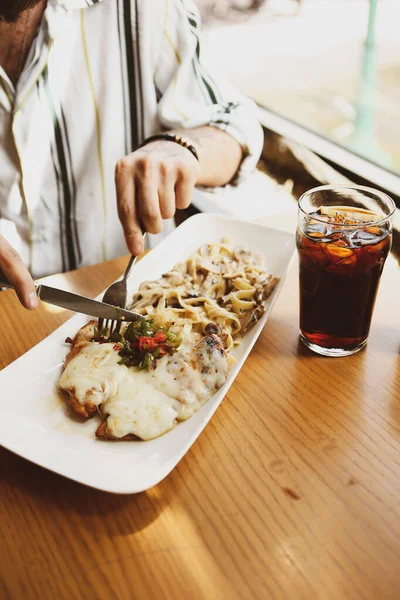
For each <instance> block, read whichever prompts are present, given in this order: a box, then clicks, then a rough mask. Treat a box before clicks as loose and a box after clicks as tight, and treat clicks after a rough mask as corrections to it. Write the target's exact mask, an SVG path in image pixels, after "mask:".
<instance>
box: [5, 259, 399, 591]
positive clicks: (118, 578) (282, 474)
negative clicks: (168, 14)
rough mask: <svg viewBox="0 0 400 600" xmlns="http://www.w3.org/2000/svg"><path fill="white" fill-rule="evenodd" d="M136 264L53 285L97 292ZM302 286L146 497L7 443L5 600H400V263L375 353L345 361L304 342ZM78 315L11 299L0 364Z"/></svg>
mask: <svg viewBox="0 0 400 600" xmlns="http://www.w3.org/2000/svg"><path fill="white" fill-rule="evenodd" d="M125 262H126V260H124V261H123V260H121V259H119V260H116V261H112V262H109V263H104V264H102V265H99V266H95V267H90V268H86V269H82V270H81V271H79V272H75V273H70V274H68V275H62V276H58V277H57V278H51V279H52V280H53V283H56V284H57V285H59V286H60V287H61V286H63V287H64V286H65V287H67V288H68V289H71V290H75V291H78V292H81V293H86V294H88V295H92V296H94V295H96V294H97V293H99V292H100V291H101V289H103V288H104V287H106V286H107V285H108V284H109V283H110V282H111V281H112V280H114V279H115V278H116V277H117V276H118V275H119V274H120V273H121V272H122V270H123V266H124V265H125ZM297 285H298V283H297V265H294V266H293V268H292V270H291V272H290V274H289V276H288V280H287V282H286V284H285V286H284V288H283V289H282V292H281V295H280V297H279V298H278V301H277V304H276V306H275V308H274V310H273V313H272V315H271V317H270V319H269V321H268V323H267V326H266V328H265V330H264V331H263V333H262V335H261V337H260V339H259V341H258V342H257V344H256V346H255V348H254V350H253V352H252V353H251V355H250V356H249V358H248V360H247V362H246V363H245V365H244V367H243V369H242V371H241V373H240V374H239V376H238V377H237V379H236V381H235V383H234V384H233V386H232V387H231V389H230V390H229V393H228V395H227V397H226V398H225V400H224V402H223V403H222V405H221V407H220V408H219V409H218V411H217V412H216V414H215V415H214V417H213V418H212V420H211V422H210V423H209V424H208V425H207V427H206V429H205V430H204V432H203V433H202V434H201V436H200V437H199V439H198V441H197V442H196V443H195V444H194V445H193V447H192V448H191V450H190V451H189V452H188V453H187V455H186V456H185V457H184V458H183V459H182V461H181V462H180V463H179V465H178V466H177V468H175V470H174V471H173V472H172V473H171V474H170V475H169V476H168V477H167V478H166V479H165V480H164V481H163V482H161V483H160V484H159V485H158V486H156V487H154V488H152V489H151V490H149V491H148V492H145V493H141V494H138V495H134V496H116V495H109V494H106V493H102V492H99V491H95V490H92V489H89V488H86V487H84V486H82V485H79V484H76V483H74V482H72V481H68V480H66V479H63V478H62V477H60V476H57V475H55V474H53V473H51V472H48V471H46V470H44V469H42V468H39V467H36V466H35V465H32V464H30V463H29V462H27V461H25V460H23V459H21V458H19V457H18V456H15V455H13V454H12V453H10V452H8V451H6V450H4V449H1V450H0V482H1V483H0V486H1V492H0V535H1V547H2V551H1V561H0V598H1V599H2V600H3V598H4V599H8V598H10V599H12V600H19V599H22V598H23V599H29V600H30V599H41V600H47V599H49V600H50V599H51V600H53V599H55V598H57V599H60V600H64V599H65V600H71V599H72V598H73V599H76V600H78V599H82V600H87V599H92V598H93V599H94V598H96V599H97V598H99V599H103V598H104V599H109V598H110V599H114V598H115V599H123V600H125V599H127V600H128V599H129V600H130V599H136V598H137V599H140V600H146V599H151V600H153V599H155V600H160V599H164V598H166V599H174V600H180V599H194V600H196V599H203V598H204V599H224V600H235V599H246V600H247V599H253V598H255V599H262V600H264V599H272V600H273V599H276V600H278V599H279V600H280V599H287V598H289V599H295V600H297V599H304V600H314V599H323V600H331V599H332V600H342V599H346V600H355V599H356V600H357V599H371V600H378V599H379V600H381V599H385V600H391V599H393V600H398V599H399V598H400V502H399V498H400V373H399V367H400V361H399V346H400V311H399V309H398V304H399V300H398V298H399V293H400V277H399V269H398V266H397V264H396V263H395V261H394V259H392V258H390V259H389V260H388V262H387V265H386V268H385V272H384V275H383V280H382V284H381V290H380V294H379V298H378V302H377V306H376V310H375V315H374V319H373V327H372V331H371V336H370V341H369V344H368V346H367V348H366V349H365V350H364V351H362V352H361V353H359V354H356V355H354V356H351V357H347V358H341V359H337V358H335V359H330V358H324V357H318V356H316V355H312V354H311V353H310V352H309V351H308V350H306V349H305V348H304V347H303V346H302V345H300V344H299V341H298V300H297V297H298V296H297ZM68 316H69V315H68V314H67V313H66V312H65V311H59V312H54V311H53V309H50V308H47V307H45V305H43V306H41V308H40V309H39V310H38V311H37V312H36V313H33V314H32V313H28V312H27V311H24V309H22V308H20V307H19V306H18V304H17V302H16V299H15V296H14V293H13V292H11V291H9V292H4V293H1V294H0V323H1V333H0V366H1V367H5V366H6V365H7V364H8V363H10V362H11V361H13V360H14V359H15V358H17V357H18V356H19V355H20V354H22V353H23V352H26V351H27V350H29V349H30V348H31V347H32V346H33V345H34V344H36V343H37V342H38V341H40V340H41V339H43V338H44V337H45V336H46V335H48V334H49V333H50V332H51V331H52V330H53V329H54V328H55V327H57V326H58V325H59V324H60V323H62V322H63V321H64V320H65V319H66V318H68ZM0 394H1V390H0ZM5 400H6V399H5V398H1V401H5ZM7 400H8V401H9V399H7ZM82 459H83V460H84V457H82Z"/></svg>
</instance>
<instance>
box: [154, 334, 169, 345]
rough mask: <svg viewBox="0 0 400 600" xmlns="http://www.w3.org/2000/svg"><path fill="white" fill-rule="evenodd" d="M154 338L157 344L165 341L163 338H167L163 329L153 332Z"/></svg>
mask: <svg viewBox="0 0 400 600" xmlns="http://www.w3.org/2000/svg"><path fill="white" fill-rule="evenodd" d="M153 339H154V340H156V342H157V343H158V344H159V343H161V342H165V340H166V339H167V336H166V335H165V333H164V332H163V331H157V332H156V333H155V334H154V338H153Z"/></svg>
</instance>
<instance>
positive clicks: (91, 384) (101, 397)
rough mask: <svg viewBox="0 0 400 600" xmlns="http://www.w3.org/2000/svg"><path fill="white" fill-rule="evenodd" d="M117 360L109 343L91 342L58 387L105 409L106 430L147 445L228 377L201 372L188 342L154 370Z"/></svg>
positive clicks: (159, 361) (191, 345)
mask: <svg viewBox="0 0 400 600" xmlns="http://www.w3.org/2000/svg"><path fill="white" fill-rule="evenodd" d="M119 360H120V357H119V355H118V352H116V351H115V350H114V349H113V344H97V343H91V344H88V345H87V346H85V347H84V348H83V350H82V351H81V352H80V353H79V354H78V355H77V356H75V357H74V358H73V359H72V360H71V361H70V362H69V363H68V365H67V367H66V369H65V371H64V373H63V374H62V376H61V379H60V387H62V388H63V389H64V390H67V391H69V393H73V394H74V396H75V397H76V398H77V400H78V401H79V402H80V403H81V404H85V403H87V402H90V403H92V404H96V405H97V406H98V405H100V404H102V405H103V406H102V410H103V412H104V414H106V415H108V418H107V428H108V430H109V432H110V433H111V434H113V435H114V436H115V437H124V436H125V435H127V434H130V433H132V434H135V435H137V436H138V437H140V438H141V439H143V440H148V439H152V438H155V437H158V436H159V435H162V434H163V433H165V432H166V431H169V430H170V429H172V428H173V426H174V424H175V423H176V421H183V420H185V419H188V418H189V417H191V416H192V415H193V414H194V413H195V412H196V411H198V410H199V408H200V407H201V406H202V405H203V404H204V403H205V402H206V401H207V400H208V399H209V398H210V397H211V396H212V395H213V393H214V392H215V390H216V389H218V387H220V385H222V383H223V381H224V380H225V377H226V368H225V370H224V374H221V372H218V373H217V376H213V374H211V375H206V376H205V375H204V373H202V370H201V365H200V368H199V364H197V362H196V360H195V355H194V347H193V342H192V341H191V340H190V338H188V339H186V340H185V342H184V343H182V344H181V346H180V347H179V350H178V351H177V352H176V353H175V354H174V355H173V356H164V357H163V358H161V359H159V360H157V368H156V369H155V370H154V371H138V370H137V369H135V368H127V367H126V366H124V365H119V364H118V361H119ZM217 360H218V359H217ZM223 364H224V365H225V367H226V359H225V357H223ZM222 370H223V369H222ZM217 371H218V370H217ZM221 377H222V380H221ZM220 380H221V382H220Z"/></svg>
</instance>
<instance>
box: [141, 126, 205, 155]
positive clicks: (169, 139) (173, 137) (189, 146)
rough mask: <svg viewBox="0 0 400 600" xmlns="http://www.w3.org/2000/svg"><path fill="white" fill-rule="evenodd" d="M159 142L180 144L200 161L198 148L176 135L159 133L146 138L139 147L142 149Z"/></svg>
mask: <svg viewBox="0 0 400 600" xmlns="http://www.w3.org/2000/svg"><path fill="white" fill-rule="evenodd" d="M157 140H165V141H167V142H175V144H179V145H180V146H183V148H186V149H187V150H189V152H191V153H192V154H193V156H194V157H195V159H196V160H199V156H198V154H197V151H196V148H195V147H194V146H193V144H191V143H190V142H189V140H186V139H185V138H183V137H181V136H180V135H176V134H174V133H157V134H156V135H151V136H150V137H148V138H146V139H145V140H144V141H143V142H142V143H141V144H140V145H139V148H142V147H143V146H146V144H149V143H150V142H155V141H157Z"/></svg>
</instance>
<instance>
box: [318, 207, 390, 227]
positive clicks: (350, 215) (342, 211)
mask: <svg viewBox="0 0 400 600" xmlns="http://www.w3.org/2000/svg"><path fill="white" fill-rule="evenodd" d="M318 212H319V213H320V214H321V215H325V216H327V217H331V218H333V219H335V221H337V222H338V223H341V224H343V225H346V221H350V223H349V225H352V224H353V222H354V221H360V222H363V223H365V222H368V223H370V222H371V221H379V220H380V219H382V218H383V217H384V216H385V215H377V214H376V213H373V212H372V211H370V210H367V209H366V208H352V207H350V206H320V207H319V209H318Z"/></svg>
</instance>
